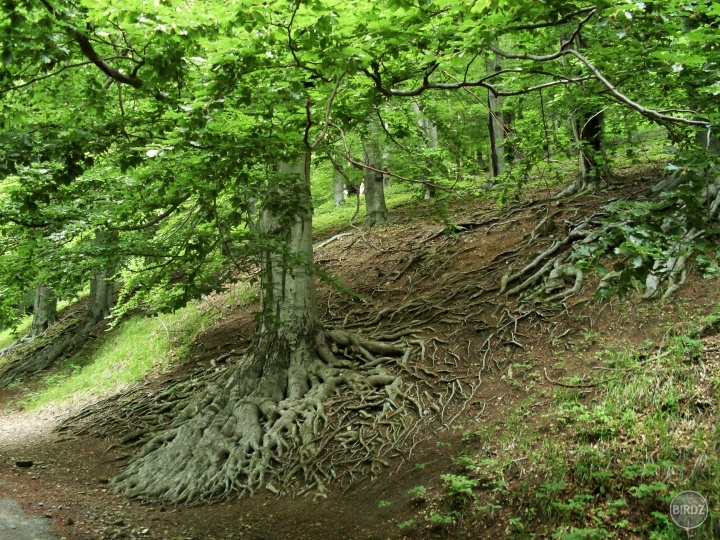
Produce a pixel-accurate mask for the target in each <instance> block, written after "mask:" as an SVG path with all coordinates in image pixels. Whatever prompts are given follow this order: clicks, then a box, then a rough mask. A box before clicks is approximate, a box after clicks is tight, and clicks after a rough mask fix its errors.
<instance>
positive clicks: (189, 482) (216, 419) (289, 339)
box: [114, 154, 332, 503]
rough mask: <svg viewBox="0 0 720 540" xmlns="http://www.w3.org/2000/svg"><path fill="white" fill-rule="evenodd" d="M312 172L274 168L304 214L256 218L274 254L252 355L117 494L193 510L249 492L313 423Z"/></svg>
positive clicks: (265, 273) (265, 269)
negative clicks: (296, 434) (302, 424)
mask: <svg viewBox="0 0 720 540" xmlns="http://www.w3.org/2000/svg"><path fill="white" fill-rule="evenodd" d="M309 167H310V160H309V155H307V154H305V155H303V156H302V159H301V160H299V162H298V163H295V164H281V165H279V167H278V172H279V173H280V175H286V177H287V178H289V180H288V179H287V178H286V180H285V181H286V182H288V183H289V186H291V188H292V187H294V188H295V193H300V194H301V195H302V197H303V199H304V203H303V204H302V206H304V207H303V208H301V209H298V210H296V211H295V212H294V213H293V214H292V215H278V214H275V213H274V212H273V211H272V210H271V208H273V207H274V205H265V207H264V208H263V209H262V210H261V213H260V220H259V223H258V226H259V229H260V231H261V232H262V233H264V234H265V235H268V236H269V237H270V238H271V239H272V240H271V245H272V246H273V247H272V248H270V247H269V248H266V249H265V250H264V251H263V252H262V255H261V310H260V317H259V322H258V328H257V331H256V334H255V335H256V337H255V339H254V341H253V343H252V345H251V346H250V349H249V351H248V353H247V354H246V356H245V357H244V358H243V360H242V361H241V362H239V363H238V364H237V365H235V366H233V367H230V368H228V369H227V370H226V371H225V372H224V374H223V376H222V377H221V378H220V379H219V380H217V381H216V382H215V383H214V384H211V385H210V387H209V388H208V389H207V390H206V391H205V392H203V393H202V394H201V395H199V396H197V397H196V398H195V399H194V400H193V401H192V402H191V403H190V404H189V405H188V406H187V407H186V409H185V410H184V411H183V412H182V413H181V414H180V415H179V416H178V418H177V419H176V420H175V421H174V422H173V424H172V425H171V426H170V428H169V429H167V430H166V431H164V432H161V433H160V434H158V435H157V436H156V437H154V438H153V439H152V440H151V441H150V442H149V443H148V444H147V445H146V446H145V447H144V449H143V450H142V452H141V453H140V456H139V458H138V459H137V460H136V461H134V462H132V463H131V464H130V465H129V467H128V468H127V469H126V470H125V471H123V472H122V473H121V474H120V475H118V477H117V478H116V479H115V481H114V484H115V487H116V489H117V490H118V491H120V492H121V493H124V494H126V495H129V496H134V497H153V498H160V499H163V500H167V501H173V502H188V503H193V502H201V501H204V500H208V499H210V498H212V497H213V496H216V495H218V494H220V493H224V492H227V491H229V490H231V489H248V490H250V491H252V490H253V489H254V488H256V487H258V486H260V485H262V483H263V479H264V474H265V471H266V469H267V467H268V466H269V465H270V460H271V457H272V455H273V453H274V452H275V451H278V450H280V451H281V450H282V447H283V445H284V444H285V442H284V441H283V437H285V436H286V433H285V431H286V430H287V429H289V427H290V426H291V425H294V422H295V420H296V418H297V416H298V415H299V414H301V413H305V414H307V415H309V416H310V415H311V414H313V413H312V412H311V409H312V407H313V406H314V405H315V404H316V401H315V400H314V399H308V397H307V396H308V395H309V394H311V387H312V385H313V381H316V382H317V381H318V380H323V379H326V378H327V373H326V372H325V371H324V369H325V368H326V365H325V364H324V363H323V362H321V361H320V359H319V356H318V354H319V353H318V351H319V350H323V347H325V345H324V343H325V342H324V337H323V333H322V328H321V325H320V323H319V321H318V316H317V307H316V299H315V281H314V276H313V271H312V257H313V251H312V210H311V205H310V185H309ZM278 196H279V195H278ZM328 352H329V349H328ZM330 356H332V354H331V353H330ZM321 386H322V385H321ZM316 388H319V387H318V386H316ZM312 395H313V396H315V394H312ZM323 395H324V394H321V396H317V399H320V397H322V396H323ZM303 398H305V401H304V402H303V403H304V404H305V405H303V406H302V407H305V408H304V409H303V408H302V407H301V405H299V404H298V403H299V400H302V399H303ZM305 435H307V434H305ZM308 444H310V443H309V442H308Z"/></svg>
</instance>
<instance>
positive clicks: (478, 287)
mask: <svg viewBox="0 0 720 540" xmlns="http://www.w3.org/2000/svg"><path fill="white" fill-rule="evenodd" d="M647 184H648V179H647V178H646V177H645V176H643V175H642V174H637V175H635V176H630V177H628V178H625V179H624V182H623V183H622V184H619V185H616V186H614V187H612V188H611V189H608V190H607V191H605V192H602V193H597V194H593V195H585V196H581V197H577V198H573V199H572V200H567V201H563V202H561V203H558V202H556V201H551V200H549V198H548V196H549V195H550V193H549V192H548V191H545V190H543V191H542V192H539V191H538V192H530V193H528V194H527V195H526V198H525V199H524V200H522V201H519V202H516V203H511V204H508V205H505V206H503V207H498V206H497V205H496V204H495V202H494V201H489V200H487V199H486V200H478V199H472V198H465V199H453V200H450V202H445V203H443V204H437V203H430V204H426V205H418V204H417V201H414V202H413V205H406V206H404V207H401V208H398V209H396V210H395V211H394V219H395V221H394V223H393V224H392V225H388V226H385V227H381V228H378V229H373V230H371V231H358V230H348V231H345V232H350V233H351V234H350V235H347V236H343V237H339V238H337V239H335V240H334V241H332V242H331V243H329V244H327V245H325V246H323V247H321V248H319V249H318V250H317V251H316V260H317V263H318V264H319V265H320V266H321V268H322V269H323V270H325V271H326V272H328V273H329V274H331V275H334V276H340V277H341V278H342V280H343V281H344V283H345V284H346V285H347V286H348V287H349V288H350V289H351V290H352V291H354V293H355V296H352V295H348V294H344V293H342V292H339V291H338V290H336V289H334V288H333V287H332V286H331V285H329V284H328V283H321V284H320V288H319V301H318V303H319V306H320V307H321V314H322V317H323V321H324V323H325V324H326V326H327V327H328V328H331V327H337V326H344V327H346V328H353V327H354V328H356V329H363V331H364V332H363V333H364V334H368V335H369V337H372V332H373V331H374V332H379V331H383V330H387V329H388V328H391V327H392V328H402V327H403V325H405V326H408V327H409V326H412V325H413V324H415V323H414V321H417V320H421V321H422V324H419V323H418V325H416V326H417V327H418V328H421V329H422V332H421V335H422V337H423V338H424V339H426V340H427V341H426V342H427V350H426V354H425V355H424V357H423V358H420V359H415V360H414V361H415V362H416V363H417V367H418V368H420V370H421V372H423V373H424V372H426V371H427V372H434V373H435V374H436V375H429V377H430V379H432V377H433V376H435V377H437V373H442V374H443V375H442V377H439V378H438V379H437V381H438V382H436V383H433V382H432V381H431V382H429V383H428V388H433V387H434V388H436V389H437V391H438V395H442V396H444V397H445V399H444V400H442V401H441V404H443V407H442V409H443V410H442V411H441V412H442V414H440V412H438V415H437V416H438V419H437V421H436V422H435V423H434V424H433V425H432V426H431V428H430V429H427V430H426V431H425V432H423V433H421V434H419V436H418V438H417V440H416V441H415V443H414V444H413V445H412V447H409V448H405V449H403V452H405V455H404V456H403V457H402V458H401V459H396V460H395V461H392V462H391V463H390V467H388V469H387V470H386V471H384V472H383V474H382V475H380V476H379V477H378V478H377V479H375V480H374V481H373V482H370V481H368V482H360V483H359V484H355V485H344V486H329V491H328V496H327V499H324V500H318V501H315V500H313V498H312V497H311V496H308V497H296V498H290V497H276V496H275V495H273V494H272V493H270V492H260V493H258V494H256V495H255V496H254V497H252V498H245V499H241V500H237V499H236V500H229V501H226V502H218V503H215V504H211V505H207V506H199V507H189V508H188V507H182V506H181V507H173V506H165V505H150V504H144V503H141V502H137V501H133V500H127V499H124V498H121V497H119V496H118V495H116V494H114V493H113V492H112V490H110V489H109V486H108V479H109V478H111V477H112V476H113V475H114V474H115V472H116V471H117V470H118V469H119V468H120V467H121V465H122V464H123V463H125V460H126V458H127V456H128V449H127V448H125V447H124V446H122V445H118V446H115V447H112V446H113V445H114V444H115V443H117V442H118V441H119V439H120V438H121V437H120V436H116V437H114V438H113V437H109V438H108V437H104V438H99V437H96V436H93V434H92V433H90V434H86V435H82V436H75V435H68V434H63V433H57V432H56V431H54V428H56V427H57V425H58V424H59V422H60V421H61V420H62V419H63V418H66V417H67V416H68V415H69V414H71V413H73V412H76V411H77V410H78V408H79V407H80V406H81V405H82V406H84V405H86V404H72V403H69V404H64V405H54V406H47V407H43V408H41V409H39V410H33V411H28V410H19V409H18V408H17V406H16V404H17V401H18V399H19V398H20V397H21V396H22V395H23V394H24V393H25V392H28V391H32V389H33V385H34V384H39V383H38V382H37V381H36V380H34V379H31V380H29V381H27V382H26V383H25V384H24V385H22V386H19V387H14V388H12V389H10V390H0V499H3V498H6V497H9V498H11V499H13V500H14V501H17V502H18V503H19V505H20V507H21V508H22V511H23V512H24V513H26V514H27V515H29V516H35V517H37V518H40V519H43V520H45V521H46V522H47V524H48V526H49V527H48V530H51V531H54V534H56V535H57V536H58V537H60V538H65V539H67V540H73V539H78V540H80V539H83V540H85V539H88V540H100V539H116V538H117V539H120V538H148V539H203V540H204V539H231V538H232V539H235V538H248V539H255V540H260V539H267V540H275V539H277V540H281V539H293V540H295V539H298V540H300V539H328V540H329V539H332V540H336V539H337V540H339V539H343V538H346V539H386V538H387V539H401V538H436V537H439V538H442V537H447V538H456V537H461V536H462V537H465V535H466V534H467V537H475V538H480V537H482V538H502V537H505V536H506V535H507V534H509V533H508V530H509V529H508V528H507V517H508V516H511V515H512V509H511V508H507V509H505V510H503V511H501V512H500V513H499V514H498V520H497V523H485V524H483V525H482V526H480V525H479V524H473V525H468V519H470V518H468V517H461V518H460V517H459V518H458V519H454V520H445V521H443V520H442V519H437V520H429V521H428V519H426V518H427V516H428V515H430V514H432V512H431V511H430V510H431V508H434V507H435V506H437V505H439V504H441V501H442V497H443V494H444V493H446V492H447V486H446V482H444V481H443V480H442V479H441V478H440V475H442V474H444V473H448V472H450V471H453V470H457V467H458V457H459V456H467V455H468V454H472V452H473V451H476V450H477V449H478V448H479V447H480V446H481V445H480V444H479V443H478V441H477V440H475V439H474V438H473V437H471V436H468V434H472V433H475V432H476V431H477V430H478V426H486V427H487V426H500V427H498V429H500V430H502V429H517V428H518V425H517V424H513V425H510V424H509V421H508V419H509V418H510V417H511V416H512V415H515V413H516V411H517V410H518V408H519V407H522V408H523V410H524V411H525V413H524V414H523V418H522V423H521V425H520V428H522V429H525V428H527V429H529V430H532V431H533V432H536V433H538V434H540V435H539V436H540V437H552V436H555V435H553V434H552V429H554V428H553V427H552V426H551V425H550V424H551V421H550V420H549V419H548V417H547V413H548V412H549V411H550V408H551V406H552V403H553V399H554V396H555V394H556V392H558V391H563V390H566V389H567V388H566V387H564V386H563V383H562V382H561V381H566V382H567V381H576V382H577V381H584V380H587V378H588V377H590V376H592V375H593V373H595V371H594V370H595V369H596V368H598V367H601V366H603V359H602V355H603V354H604V352H605V351H608V350H614V351H618V350H627V349H635V350H637V349H640V348H651V347H653V346H660V345H661V344H662V343H664V342H665V341H666V340H667V337H668V335H669V334H673V335H677V334H678V333H681V332H682V331H684V330H689V329H690V326H691V322H692V321H696V320H702V318H703V317H708V316H710V315H712V314H714V313H717V310H718V305H719V304H720V288H718V287H717V284H716V283H715V282H714V281H713V280H707V279H703V278H702V276H699V275H697V272H691V273H690V276H689V278H688V281H687V282H686V283H685V284H684V285H683V286H682V287H681V288H680V290H679V291H678V292H677V293H676V296H675V297H674V299H673V300H672V301H670V302H648V301H641V300H640V299H639V298H632V297H631V298H630V299H628V300H627V301H625V302H621V301H620V300H618V299H617V298H615V299H611V300H607V299H606V300H602V301H601V300H595V299H594V298H593V296H592V295H593V293H594V291H595V286H596V285H597V279H598V278H597V276H595V277H593V276H589V279H588V284H587V285H586V286H585V287H584V289H583V292H582V293H580V294H578V295H576V296H574V297H572V298H570V299H568V300H567V301H565V302H564V303H561V304H559V305H556V306H552V307H547V306H546V307H539V308H533V310H532V313H531V310H528V309H527V308H522V307H521V306H519V305H518V303H517V301H516V300H515V299H512V298H511V299H507V298H506V297H504V296H503V297H500V295H499V294H498V291H497V289H498V285H499V280H500V277H501V276H502V274H504V273H506V272H507V271H508V268H519V267H521V266H522V265H523V264H527V262H529V261H530V260H532V257H533V256H534V254H536V253H537V252H538V250H540V249H542V248H543V247H546V246H547V245H548V244H549V243H550V242H551V241H552V239H553V238H554V237H558V235H560V234H562V231H563V229H564V227H565V225H564V224H563V223H564V220H566V219H576V218H579V217H582V216H583V215H588V214H589V213H591V212H593V211H595V210H597V209H599V208H601V207H602V206H603V205H604V204H606V203H607V201H609V200H616V199H618V198H620V197H625V196H631V195H632V194H634V193H637V192H638V191H640V190H641V189H642V188H643V187H645V186H646V185H647ZM448 216H452V225H453V226H452V227H449V226H448ZM543 217H550V219H548V220H547V221H546V225H544V226H543V228H542V230H535V228H536V225H537V224H538V223H539V222H540V221H541V219H542V218H543ZM338 232H343V231H339V230H336V231H332V232H330V233H329V234H328V238H329V237H331V236H332V234H334V233H338ZM451 233H452V234H451ZM536 237H537V240H536ZM506 313H507V315H506ZM508 324H509V326H508ZM252 327H253V312H252V307H250V308H248V307H242V306H241V307H239V308H238V309H237V310H235V311H234V312H233V313H232V314H231V315H230V316H228V317H226V318H224V319H223V320H222V321H220V322H219V323H218V324H217V325H216V326H214V327H213V328H212V329H210V330H208V331H205V332H203V333H201V334H200V335H199V336H198V337H197V339H196V342H195V343H194V345H193V348H192V354H191V355H190V356H189V357H188V358H187V359H186V360H185V361H184V362H183V363H181V364H176V365H174V366H173V368H172V369H173V371H171V372H167V373H162V374H157V375H155V376H154V377H152V378H150V379H149V380H147V381H145V382H144V383H142V384H143V385H144V386H143V387H144V388H145V389H146V390H147V392H150V393H151V392H152V391H153V389H154V388H158V387H159V386H160V385H162V384H163V383H164V382H166V381H168V380H170V379H172V378H174V377H180V376H186V375H187V374H189V373H193V372H195V371H197V370H199V369H213V366H212V365H211V363H212V361H213V360H214V359H217V358H219V357H222V356H223V353H225V352H227V351H229V350H231V349H239V348H242V347H243V346H244V345H247V343H248V342H249V340H250V337H251V334H252ZM491 328H492V329H494V330H491ZM498 329H505V330H507V331H508V333H507V335H505V337H503V338H502V339H501V340H500V341H497V342H496V345H495V346H493V347H491V341H490V337H488V336H490V335H491V334H493V335H494V334H497V333H498V331H499V330H498ZM510 329H511V330H512V331H510ZM104 339H109V338H108V336H107V335H99V336H97V341H102V340H104ZM704 339H705V340H706V341H705V342H704V346H705V347H706V349H707V351H706V353H704V354H707V355H712V354H715V353H714V352H712V351H713V349H714V348H716V347H715V345H714V344H715V342H716V341H717V336H714V334H713V333H712V332H710V333H708V334H707V337H706V338H704ZM708 340H709V341H708ZM93 346H94V345H93ZM708 358H710V357H709V356H708ZM708 362H709V364H708V365H714V366H717V361H716V360H715V357H714V356H713V357H712V361H710V360H708ZM416 372H417V371H416ZM716 375H717V374H716ZM450 376H452V377H454V378H453V379H452V381H453V382H452V393H453V395H454V394H455V393H456V389H457V396H462V397H461V398H460V399H458V397H457V396H456V397H453V396H452V395H450V390H449V387H448V388H447V389H446V388H445V387H443V382H442V381H446V380H450V379H448V378H447V377H450ZM433 385H434V386H433ZM567 386H572V384H569V385H567ZM579 386H581V385H579ZM587 386H588V388H586V389H585V390H583V394H582V396H581V397H580V398H579V399H582V400H586V401H591V400H592V399H593V396H594V392H595V390H594V388H593V385H587ZM448 396H449V397H448ZM129 423H132V420H129ZM503 426H504V427H503ZM533 444H537V445H540V444H541V441H540V440H537V441H535V442H534V443H533ZM135 450H136V449H135ZM133 451H134V450H133ZM521 459H523V458H519V459H518V460H521ZM23 460H24V461H25V463H23ZM30 461H31V462H32V466H24V467H23V466H19V465H18V463H20V464H22V465H28V464H29V462H30ZM508 482H512V478H509V479H508ZM419 488H422V489H421V490H420V489H419ZM420 492H422V496H418V495H419V494H420ZM438 501H440V502H438ZM509 504H511V503H509ZM503 512H505V514H503ZM452 515H455V516H459V515H460V514H457V513H455V514H452ZM503 516H504V518H503ZM2 520H3V514H1V513H0V522H2ZM450 521H452V523H450ZM457 522H462V523H461V524H463V523H464V526H465V528H464V529H461V528H457V525H458V523H457ZM399 525H400V526H399ZM2 531H3V528H2V525H1V523H0V536H2V534H5V533H3V532H2ZM468 531H475V533H473V534H470V533H469V532H468ZM541 536H542V535H541ZM627 537H634V536H632V534H630V535H628V536H627ZM637 537H641V536H637ZM13 538H15V537H7V538H5V537H2V538H1V539H0V540H13ZM18 538H19V537H18Z"/></svg>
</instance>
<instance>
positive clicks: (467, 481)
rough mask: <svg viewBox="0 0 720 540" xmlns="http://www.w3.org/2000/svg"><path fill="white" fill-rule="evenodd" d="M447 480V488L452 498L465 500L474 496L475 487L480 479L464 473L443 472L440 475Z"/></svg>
mask: <svg viewBox="0 0 720 540" xmlns="http://www.w3.org/2000/svg"><path fill="white" fill-rule="evenodd" d="M440 478H442V479H443V481H444V482H445V490H446V491H447V494H448V496H449V497H451V498H452V499H455V500H458V501H465V500H467V499H471V498H472V497H473V488H476V487H477V486H478V481H477V480H475V479H472V478H468V477H467V476H465V475H462V474H443V475H441V476H440Z"/></svg>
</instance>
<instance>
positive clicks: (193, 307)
mask: <svg viewBox="0 0 720 540" xmlns="http://www.w3.org/2000/svg"><path fill="white" fill-rule="evenodd" d="M218 315H219V311H218V309H217V308H216V307H215V306H213V305H212V304H208V303H205V304H202V305H201V304H200V303H193V304H190V305H188V306H187V307H185V308H183V309H179V310H177V311H176V312H174V313H172V314H169V315H158V316H155V317H143V316H139V315H137V316H134V317H131V318H129V319H128V320H126V321H124V322H122V323H120V324H119V325H118V326H117V327H116V328H114V329H112V330H110V331H109V332H107V334H106V335H105V336H101V337H100V339H99V341H100V345H99V346H94V345H93V343H92V342H91V343H88V344H86V346H85V347H83V349H82V350H81V351H80V352H78V353H77V354H75V355H73V356H72V357H71V358H69V359H66V360H65V361H64V363H62V364H61V365H60V366H59V369H57V370H56V371H54V372H52V373H51V374H49V375H46V376H44V377H43V379H42V381H41V384H40V387H39V388H38V389H37V390H35V391H32V392H29V393H27V394H25V396H24V397H23V398H22V399H21V400H20V403H19V405H20V406H21V407H24V408H28V409H36V408H38V407H42V406H44V405H47V404H49V403H60V402H66V401H85V400H88V399H93V398H97V397H101V396H104V395H107V394H108V393H111V392H114V391H118V390H120V389H122V388H125V387H127V386H129V385H131V384H133V383H136V382H138V381H141V380H143V379H144V378H145V377H146V376H147V375H148V374H149V373H151V372H158V371H162V370H164V369H166V368H168V367H169V366H170V365H171V364H172V363H173V362H176V361H178V360H182V359H183V358H185V357H186V356H187V355H188V354H189V352H190V350H189V347H190V345H191V344H192V342H193V341H194V339H195V337H196V336H197V335H198V334H199V333H200V332H202V331H203V330H205V329H207V328H209V327H211V326H212V325H213V324H214V323H215V322H216V321H217V318H218Z"/></svg>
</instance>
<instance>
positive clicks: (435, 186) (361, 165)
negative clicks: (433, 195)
mask: <svg viewBox="0 0 720 540" xmlns="http://www.w3.org/2000/svg"><path fill="white" fill-rule="evenodd" d="M330 126H332V127H334V128H335V129H337V130H338V132H339V133H340V137H341V138H342V142H343V147H344V149H345V159H347V160H348V163H350V165H352V166H353V167H356V168H358V169H367V170H369V171H373V172H376V173H379V174H383V175H385V174H386V175H388V176H392V177H393V178H398V179H400V180H405V181H406V182H412V183H414V184H423V185H424V186H428V187H431V188H433V189H439V190H442V191H452V189H450V188H447V187H445V186H439V185H438V184H434V183H432V182H428V181H427V180H415V179H412V178H406V177H405V176H400V175H399V174H395V173H392V172H390V171H383V170H381V169H376V168H375V167H373V166H371V165H365V164H364V163H362V162H361V161H358V160H357V159H354V158H353V157H352V156H351V155H350V149H349V148H348V144H347V139H346V138H345V132H344V131H343V130H342V128H341V127H340V126H338V125H337V124H333V123H332V122H331V123H330Z"/></svg>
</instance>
